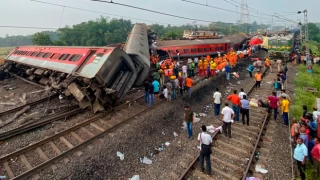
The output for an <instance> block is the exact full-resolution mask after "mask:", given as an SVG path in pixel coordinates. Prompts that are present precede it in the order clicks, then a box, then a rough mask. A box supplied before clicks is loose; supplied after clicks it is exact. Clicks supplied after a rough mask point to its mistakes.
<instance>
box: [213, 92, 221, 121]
mask: <svg viewBox="0 0 320 180" xmlns="http://www.w3.org/2000/svg"><path fill="white" fill-rule="evenodd" d="M221 101H222V95H221V93H220V92H219V88H216V92H215V93H213V105H214V110H213V111H214V116H215V117H218V116H219V114H220V105H221Z"/></svg>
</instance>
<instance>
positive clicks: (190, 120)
mask: <svg viewBox="0 0 320 180" xmlns="http://www.w3.org/2000/svg"><path fill="white" fill-rule="evenodd" d="M184 120H185V122H186V123H187V130H188V138H189V139H190V138H191V139H192V125H193V121H194V117H193V111H191V110H190V108H189V106H184Z"/></svg>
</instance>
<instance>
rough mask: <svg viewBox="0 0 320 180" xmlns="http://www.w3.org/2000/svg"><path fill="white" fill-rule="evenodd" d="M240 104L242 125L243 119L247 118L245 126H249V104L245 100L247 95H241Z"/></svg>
mask: <svg viewBox="0 0 320 180" xmlns="http://www.w3.org/2000/svg"><path fill="white" fill-rule="evenodd" d="M240 102H241V113H242V123H243V125H245V123H244V117H245V116H246V117H247V126H249V106H250V102H249V101H248V100H247V95H243V99H241V100H240Z"/></svg>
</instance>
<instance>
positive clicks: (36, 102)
mask: <svg viewBox="0 0 320 180" xmlns="http://www.w3.org/2000/svg"><path fill="white" fill-rule="evenodd" d="M56 96H58V94H52V95H50V96H48V97H45V98H42V99H39V100H36V101H34V102H30V103H28V104H25V105H22V106H19V107H16V108H13V109H10V110H8V111H4V112H1V113H0V116H3V115H6V114H10V113H13V112H16V111H19V110H21V109H23V108H24V107H26V106H34V105H36V104H39V103H42V102H44V101H46V100H48V99H50V98H53V97H56Z"/></svg>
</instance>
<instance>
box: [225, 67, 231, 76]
mask: <svg viewBox="0 0 320 180" xmlns="http://www.w3.org/2000/svg"><path fill="white" fill-rule="evenodd" d="M225 70H226V77H227V80H230V71H231V67H230V65H229V63H227V66H226V67H225Z"/></svg>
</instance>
